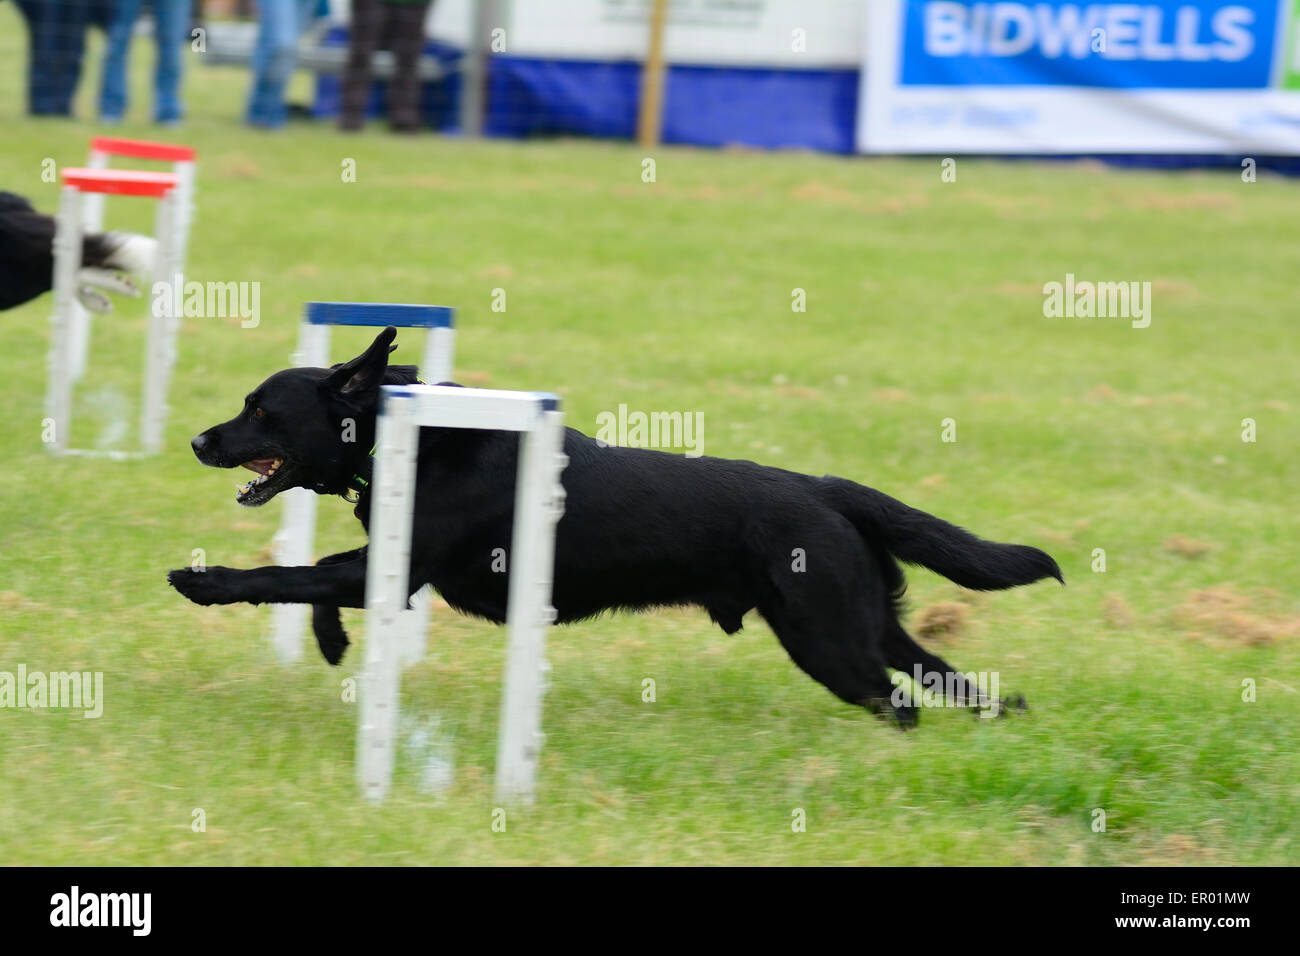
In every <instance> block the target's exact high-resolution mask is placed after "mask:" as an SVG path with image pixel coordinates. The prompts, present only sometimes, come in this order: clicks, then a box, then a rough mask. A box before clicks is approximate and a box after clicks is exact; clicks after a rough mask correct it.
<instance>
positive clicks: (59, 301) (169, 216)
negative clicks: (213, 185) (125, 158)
mask: <svg viewBox="0 0 1300 956" xmlns="http://www.w3.org/2000/svg"><path fill="white" fill-rule="evenodd" d="M62 180H63V185H62V188H61V190H60V194H59V211H58V215H57V219H56V225H55V234H54V312H53V314H52V316H51V324H52V330H51V338H50V357H49V384H48V385H47V387H46V394H45V409H46V416H47V417H48V418H49V419H51V420H52V421H53V423H54V439H53V441H51V442H48V443H47V447H48V448H49V449H50V451H52V452H53V453H54V454H59V455H66V454H80V455H104V456H106V457H112V458H126V457H131V455H130V453H128V452H123V451H104V452H100V451H93V450H90V449H78V448H72V447H71V444H70V438H69V436H70V432H71V430H72V387H73V384H74V375H73V371H74V365H75V362H76V351H75V350H76V348H77V347H78V345H77V343H76V341H75V340H74V328H75V323H76V306H77V305H78V303H77V298H76V288H77V274H78V272H79V271H80V270H81V246H82V237H83V232H82V225H83V222H84V219H83V210H82V202H83V200H84V198H85V197H86V196H92V195H119V196H138V197H143V198H147V199H153V200H156V201H157V203H158V207H157V211H156V213H155V217H154V221H155V226H154V233H155V239H156V240H157V243H158V253H157V256H156V257H155V261H154V281H155V282H158V281H161V282H172V281H175V280H176V278H177V277H178V276H179V275H180V261H179V259H178V250H177V249H176V246H175V243H174V242H173V239H174V236H175V229H176V212H175V202H176V188H177V186H178V183H179V180H178V179H177V177H176V175H175V174H174V173H149V172H140V171H137V170H126V169H85V168H71V169H64V170H63V171H62ZM160 305H161V308H159V306H160ZM151 306H152V307H151V308H150V310H149V328H148V340H147V344H146V349H145V376H144V391H143V399H142V407H141V410H140V444H141V447H142V453H144V454H154V453H156V452H158V451H159V450H160V449H161V448H162V433H163V424H164V422H165V420H166V414H167V386H168V380H169V379H170V377H171V370H172V366H173V365H174V364H175V359H176V331H177V326H178V325H179V322H180V319H179V317H178V316H176V315H174V314H173V313H174V309H175V307H174V298H173V297H172V296H166V297H165V301H162V302H151ZM160 312H161V314H159V313H160ZM81 347H84V343H83V346H81Z"/></svg>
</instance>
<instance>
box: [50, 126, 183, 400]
mask: <svg viewBox="0 0 1300 956" xmlns="http://www.w3.org/2000/svg"><path fill="white" fill-rule="evenodd" d="M113 156H128V157H131V158H132V159H148V160H154V161H156V162H162V163H171V164H172V174H173V175H175V177H176V199H175V205H174V207H173V211H174V212H175V214H176V221H175V223H174V224H173V233H172V243H173V245H174V246H175V250H176V263H177V269H178V271H179V272H181V273H184V271H185V262H186V255H187V253H188V251H189V243H190V224H191V223H192V222H193V221H194V189H195V183H196V181H197V175H196V174H197V163H198V153H197V152H196V151H195V150H194V149H192V148H191V147H189V146H175V145H173V144H171V143H153V142H149V141H147V140H139V139H119V138H117V137H113V136H95V137H93V138H92V139H91V140H90V155H89V156H88V157H87V159H86V168H87V169H107V168H108V164H109V161H110V157H113ZM81 228H82V229H83V230H84V231H85V232H86V233H87V234H89V233H94V232H103V231H104V194H103V193H89V194H87V195H86V196H85V197H84V198H83V199H82V201H81ZM72 311H73V320H72V330H71V335H72V368H71V375H72V380H73V381H74V382H79V381H81V379H82V377H83V376H84V375H85V374H86V359H87V357H88V355H89V352H90V332H91V320H92V316H91V313H90V312H88V311H87V310H86V308H85V307H84V306H83V305H82V304H81V303H80V302H76V303H74V304H73V310H72Z"/></svg>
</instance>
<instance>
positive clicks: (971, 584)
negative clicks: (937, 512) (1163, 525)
mask: <svg viewBox="0 0 1300 956" xmlns="http://www.w3.org/2000/svg"><path fill="white" fill-rule="evenodd" d="M820 481H821V483H822V485H823V489H824V494H825V496H826V499H827V502H828V503H829V504H830V505H831V507H833V508H834V509H835V510H836V511H838V512H839V513H840V514H842V515H844V517H846V518H848V519H849V521H851V522H853V525H854V527H856V528H857V529H858V531H859V533H861V534H862V536H863V537H864V538H866V539H867V541H868V542H879V543H880V544H881V545H883V546H884V548H885V550H887V551H888V552H889V553H890V554H892V555H893V556H894V557H896V558H898V559H899V560H900V561H905V562H906V563H908V564H919V565H921V566H922V567H925V568H929V569H930V570H931V571H935V572H937V573H938V574H942V575H943V576H944V577H945V578H947V579H948V580H950V581H953V582H955V583H957V584H960V585H961V586H962V587H965V588H971V589H972V590H975V591H998V590H1001V589H1003V588H1012V587H1016V586H1017V585H1020V584H1030V583H1032V582H1034V581H1038V580H1040V579H1042V578H1056V580H1058V581H1060V582H1061V583H1062V584H1064V583H1065V578H1063V577H1062V576H1061V569H1060V568H1059V567H1057V564H1056V562H1055V561H1053V560H1052V558H1051V556H1050V555H1048V554H1047V553H1046V552H1043V551H1039V550H1038V549H1037V548H1031V547H1029V546H1028V545H1024V544H999V543H998V542H996V541H985V540H984V539H983V538H977V537H975V535H973V534H971V533H970V532H969V531H966V530H964V529H962V528H959V527H957V526H956V525H954V524H949V523H948V522H946V521H944V520H943V519H942V518H936V517H935V516H934V515H931V514H926V513H925V512H924V511H919V510H917V509H916V508H912V507H909V506H908V505H905V504H903V503H902V502H901V501H899V500H897V499H896V498H891V497H889V495H886V494H882V493H881V492H879V491H876V490H875V489H874V488H868V487H866V486H865V485H860V484H858V483H857V482H855V481H849V480H847V479H845V478H835V477H831V476H827V477H826V478H823V479H820Z"/></svg>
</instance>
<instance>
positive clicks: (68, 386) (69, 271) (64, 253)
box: [45, 186, 81, 454]
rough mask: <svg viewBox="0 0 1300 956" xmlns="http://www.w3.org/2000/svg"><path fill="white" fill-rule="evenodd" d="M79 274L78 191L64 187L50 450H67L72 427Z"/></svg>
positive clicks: (49, 390)
mask: <svg viewBox="0 0 1300 956" xmlns="http://www.w3.org/2000/svg"><path fill="white" fill-rule="evenodd" d="M80 271H81V191H80V190H78V189H75V188H73V187H71V186H64V187H63V189H62V191H61V192H60V194H59V214H58V219H57V225H56V227H55V235H54V312H53V314H52V316H51V322H50V324H51V329H50V359H49V384H48V385H47V386H46V393H45V414H46V416H47V417H48V418H50V419H52V420H53V422H54V441H53V442H52V443H51V444H50V450H51V451H53V452H54V453H55V454H62V453H63V452H64V451H66V450H67V448H68V433H69V431H70V430H71V428H72V363H73V354H72V345H73V341H72V332H73V326H74V323H75V321H76V316H75V307H76V306H77V273H78V272H80Z"/></svg>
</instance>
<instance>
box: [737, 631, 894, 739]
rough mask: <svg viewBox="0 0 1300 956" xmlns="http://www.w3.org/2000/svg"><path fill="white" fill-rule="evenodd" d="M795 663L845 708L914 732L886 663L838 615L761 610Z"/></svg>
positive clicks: (859, 632)
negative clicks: (861, 709)
mask: <svg viewBox="0 0 1300 956" xmlns="http://www.w3.org/2000/svg"><path fill="white" fill-rule="evenodd" d="M759 613H760V614H762V615H763V618H764V619H765V620H766V621H767V623H768V624H769V625H770V626H771V628H772V630H773V631H774V632H776V636H777V637H778V638H779V639H780V641H781V646H782V647H784V648H785V650H786V653H787V654H789V655H790V659H791V660H793V661H794V662H795V664H797V665H798V666H799V668H800V670H802V671H803V672H804V673H806V674H807V675H808V676H809V677H811V678H812V679H813V680H815V681H817V682H818V683H819V684H821V685H822V686H823V687H825V688H826V689H827V690H829V691H830V692H831V693H832V694H834V695H835V696H836V697H838V698H840V700H843V701H845V702H846V703H850V704H856V705H858V706H859V707H865V708H866V709H867V710H869V711H871V712H872V713H875V714H880V715H881V716H885V717H890V716H892V717H893V718H894V719H895V720H897V721H898V723H899V726H901V727H903V728H904V729H906V728H908V727H912V726H915V724H916V722H917V712H916V709H915V708H913V707H910V706H907V705H905V704H902V703H897V702H895V701H894V700H893V699H892V697H893V691H894V685H893V683H892V682H891V681H890V679H889V675H888V674H887V673H886V672H885V667H884V662H883V661H878V660H874V659H872V656H871V654H870V652H869V650H868V647H867V642H866V641H865V640H864V639H863V636H862V633H861V629H860V628H859V627H858V626H856V624H855V623H850V622H848V621H845V620H837V619H836V618H838V617H839V615H825V614H817V615H811V616H807V615H801V614H798V613H792V612H791V611H789V610H788V609H785V608H777V607H772V606H767V607H764V606H760V607H759Z"/></svg>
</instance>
